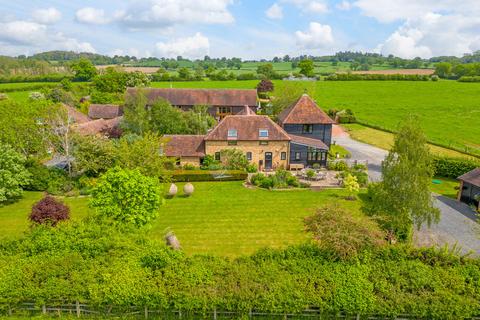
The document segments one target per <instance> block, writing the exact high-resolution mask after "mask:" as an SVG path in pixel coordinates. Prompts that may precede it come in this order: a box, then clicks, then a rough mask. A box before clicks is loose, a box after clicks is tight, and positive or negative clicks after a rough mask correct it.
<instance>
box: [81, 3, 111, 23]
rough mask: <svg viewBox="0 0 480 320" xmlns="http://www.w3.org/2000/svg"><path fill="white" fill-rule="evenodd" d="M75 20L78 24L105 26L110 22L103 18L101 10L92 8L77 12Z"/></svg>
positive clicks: (103, 13) (103, 14)
mask: <svg viewBox="0 0 480 320" xmlns="http://www.w3.org/2000/svg"><path fill="white" fill-rule="evenodd" d="M75 18H76V19H77V21H78V22H81V23H86V24H106V23H109V22H110V21H111V19H109V18H107V17H106V16H105V11H103V9H95V8H92V7H85V8H82V9H79V10H77V12H76V13H75Z"/></svg>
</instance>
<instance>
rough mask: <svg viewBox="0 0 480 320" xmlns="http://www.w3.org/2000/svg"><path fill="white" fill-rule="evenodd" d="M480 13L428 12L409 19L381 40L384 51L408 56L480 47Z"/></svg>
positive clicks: (446, 53) (456, 54)
mask: <svg viewBox="0 0 480 320" xmlns="http://www.w3.org/2000/svg"><path fill="white" fill-rule="evenodd" d="M478 30H480V17H477V16H474V17H471V16H464V15H461V14H450V15H442V14H438V13H431V12H430V13H426V14H424V15H423V16H421V17H419V18H415V19H408V20H407V21H406V22H405V23H404V24H403V25H402V26H400V27H399V28H398V29H397V30H396V31H395V32H394V33H393V34H392V35H390V37H389V38H388V39H387V40H386V41H385V42H384V43H382V44H380V46H379V48H380V52H382V53H383V54H394V55H398V56H400V57H404V58H413V57H416V56H420V57H423V58H429V57H432V56H440V55H455V56H462V55H463V54H465V53H468V52H472V51H474V50H476V49H478V48H479V46H478V44H480V34H479V33H478Z"/></svg>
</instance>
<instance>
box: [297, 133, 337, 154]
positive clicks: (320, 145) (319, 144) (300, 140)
mask: <svg viewBox="0 0 480 320" xmlns="http://www.w3.org/2000/svg"><path fill="white" fill-rule="evenodd" d="M289 136H290V138H291V139H292V140H291V143H294V144H300V145H302V146H307V147H314V148H317V149H323V150H328V146H327V145H326V144H325V143H324V142H323V141H322V140H319V139H312V138H307V137H303V136H297V135H295V134H289Z"/></svg>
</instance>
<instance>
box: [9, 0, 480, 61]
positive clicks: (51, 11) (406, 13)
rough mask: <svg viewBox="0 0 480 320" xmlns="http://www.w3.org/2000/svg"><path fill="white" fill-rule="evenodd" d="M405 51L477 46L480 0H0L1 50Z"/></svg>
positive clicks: (247, 55)
mask: <svg viewBox="0 0 480 320" xmlns="http://www.w3.org/2000/svg"><path fill="white" fill-rule="evenodd" d="M47 50H73V51H89V52H97V53H101V54H108V55H114V54H122V55H124V54H129V55H135V56H137V57H146V56H157V57H176V56H177V55H182V56H185V57H189V58H201V57H203V56H204V55H206V54H208V55H210V56H212V57H222V56H227V57H231V56H237V57H241V58H243V59H251V58H256V59H258V58H271V57H273V56H283V55H285V54H289V55H293V56H296V55H300V54H313V55H326V54H333V53H335V52H336V51H340V50H361V51H370V52H372V51H373V52H379V53H383V54H386V55H388V54H394V55H397V56H401V57H405V58H413V57H415V56H421V57H424V58H428V57H431V56H438V55H457V56H461V55H462V54H464V53H470V52H473V51H476V50H480V1H479V0H463V1H461V2H459V1H457V0H313V1H309V0H277V1H271V0H268V1H254V0H204V1H198V0H131V1H111V0H97V1H92V0H87V1H76V0H70V1H62V0H51V1H45V0H44V1H37V0H16V1H11V0H0V54H3V55H18V54H27V55H28V54H33V53H36V52H41V51H47Z"/></svg>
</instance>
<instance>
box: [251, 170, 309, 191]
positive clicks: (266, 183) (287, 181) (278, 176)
mask: <svg viewBox="0 0 480 320" xmlns="http://www.w3.org/2000/svg"><path fill="white" fill-rule="evenodd" d="M250 183H251V184H253V185H255V186H257V187H261V188H264V189H285V188H288V187H296V188H298V187H301V186H302V185H301V184H300V182H299V181H298V179H297V177H295V176H293V175H292V174H291V173H290V172H288V171H286V170H283V169H280V170H277V171H276V172H275V174H273V175H268V176H266V175H264V174H263V173H257V174H254V175H253V176H252V177H251V178H250Z"/></svg>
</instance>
